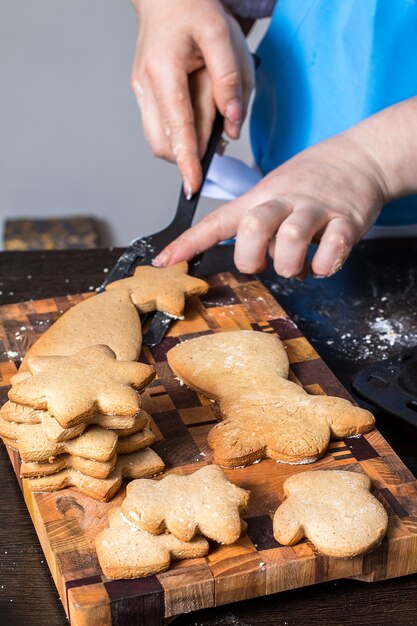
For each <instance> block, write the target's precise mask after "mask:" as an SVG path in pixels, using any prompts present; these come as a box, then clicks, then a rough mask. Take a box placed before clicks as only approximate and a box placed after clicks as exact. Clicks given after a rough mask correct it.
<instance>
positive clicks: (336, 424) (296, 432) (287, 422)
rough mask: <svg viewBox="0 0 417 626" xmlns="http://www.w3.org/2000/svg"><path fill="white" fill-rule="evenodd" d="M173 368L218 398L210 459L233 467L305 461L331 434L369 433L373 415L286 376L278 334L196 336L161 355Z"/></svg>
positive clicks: (318, 452) (193, 385)
mask: <svg viewBox="0 0 417 626" xmlns="http://www.w3.org/2000/svg"><path fill="white" fill-rule="evenodd" d="M167 358H168V363H169V365H170V367H171V369H172V370H173V372H174V373H175V374H176V375H177V376H178V377H179V378H180V379H181V380H183V381H184V382H185V383H186V384H187V385H188V386H190V387H191V388H193V389H195V390H197V391H199V392H201V393H203V394H204V395H206V396H207V397H209V398H213V399H215V400H217V401H218V402H219V406H220V411H221V413H222V415H223V417H224V418H225V421H224V422H222V423H220V424H218V425H217V426H215V427H214V428H213V429H212V430H211V431H210V433H209V436H208V443H209V445H210V447H211V448H213V450H214V455H215V456H214V458H215V462H216V463H218V464H219V465H221V466H223V467H239V466H242V465H247V464H249V463H253V462H255V461H259V460H261V459H263V458H272V459H275V460H277V461H282V462H284V463H309V462H312V461H315V460H316V459H318V458H319V457H321V456H322V455H323V454H324V453H325V452H326V450H327V447H328V445H329V441H330V438H331V437H334V438H337V439H343V438H345V437H349V436H351V435H358V434H360V433H366V432H368V431H370V430H371V429H372V428H373V426H374V423H375V419H374V417H373V415H372V414H371V413H369V411H365V410H364V409H361V408H359V407H357V406H354V405H353V404H352V403H350V402H348V401H347V400H344V399H342V398H335V397H330V396H311V395H309V394H308V393H307V392H306V391H305V390H304V389H303V388H302V387H300V386H299V385H296V384H295V383H292V382H290V381H289V380H287V378H286V376H287V374H288V359H287V356H286V353H285V349H284V347H283V345H282V343H281V342H280V340H279V339H278V338H277V337H276V336H274V335H270V334H266V333H262V332H257V331H232V332H222V333H217V334H211V335H204V336H202V337H197V338H196V339H191V340H189V341H186V342H184V343H181V344H178V345H177V346H175V347H174V348H172V349H171V350H170V351H169V352H168V355H167Z"/></svg>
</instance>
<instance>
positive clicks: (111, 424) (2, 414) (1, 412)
mask: <svg viewBox="0 0 417 626" xmlns="http://www.w3.org/2000/svg"><path fill="white" fill-rule="evenodd" d="M0 418H2V419H4V420H6V421H8V422H16V423H18V424H42V426H43V430H44V431H45V434H46V435H47V437H48V438H49V439H52V441H67V440H68V439H73V438H74V437H78V436H79V435H81V434H82V433H83V432H84V430H85V429H86V428H87V426H88V422H83V423H81V424H77V426H73V427H72V428H63V427H62V426H61V424H60V423H59V422H58V421H57V420H56V419H55V418H54V417H52V415H50V414H49V413H48V411H37V410H36V409H32V407H30V406H25V405H24V404H16V403H15V402H11V401H10V400H9V401H8V402H6V403H5V404H4V405H3V406H2V408H1V409H0ZM89 423H90V424H91V425H94V426H101V427H102V428H106V429H108V430H116V431H117V433H116V434H117V435H118V437H126V436H127V435H133V434H134V433H136V432H138V431H139V430H142V429H143V428H145V426H147V424H148V423H149V415H148V414H147V413H146V412H145V411H143V409H141V410H140V411H139V413H138V414H137V415H102V414H97V415H93V416H92V418H91V421H90V422H89Z"/></svg>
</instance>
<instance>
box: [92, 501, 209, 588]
mask: <svg viewBox="0 0 417 626" xmlns="http://www.w3.org/2000/svg"><path fill="white" fill-rule="evenodd" d="M109 524H110V526H109V528H106V529H105V530H102V531H101V532H100V533H99V534H98V535H97V538H96V550H97V556H98V560H99V562H100V565H101V569H102V570H103V572H104V574H105V575H106V576H107V577H108V578H138V577H139V576H150V575H151V574H156V573H158V572H163V571H165V570H166V569H168V567H169V565H170V562H171V560H174V559H189V558H193V557H201V556H205V555H206V554H207V552H208V548H209V545H208V542H207V540H206V539H204V537H195V538H194V539H192V540H191V541H180V540H179V539H177V538H176V537H174V535H170V534H166V533H164V534H162V535H157V536H155V535H150V534H149V533H147V532H145V531H143V530H139V528H135V527H134V526H132V524H131V523H129V522H128V521H127V519H126V518H125V517H124V515H123V514H122V513H121V511H120V509H118V508H113V509H112V510H111V511H110V512H109Z"/></svg>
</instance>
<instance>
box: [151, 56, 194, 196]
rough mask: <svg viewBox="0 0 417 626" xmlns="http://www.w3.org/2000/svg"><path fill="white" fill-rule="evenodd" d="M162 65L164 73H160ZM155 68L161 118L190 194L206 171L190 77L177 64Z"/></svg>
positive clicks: (152, 77)
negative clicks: (198, 138)
mask: <svg viewBox="0 0 417 626" xmlns="http://www.w3.org/2000/svg"><path fill="white" fill-rule="evenodd" d="M160 67H162V68H163V72H162V73H161V74H160V69H159V68H160ZM156 68H157V69H154V70H151V71H152V72H153V75H152V76H151V82H152V85H153V91H154V94H155V99H156V101H157V102H158V104H159V111H160V117H161V119H162V125H163V127H164V130H165V133H166V136H167V137H168V140H169V142H170V144H171V150H172V154H173V156H174V158H175V161H176V163H177V165H178V168H179V170H180V173H181V177H182V179H183V184H184V191H185V194H186V195H187V197H188V196H189V197H190V196H191V195H192V194H193V193H195V192H196V191H197V190H198V189H199V188H200V185H201V180H202V174H201V165H200V159H199V158H198V147H197V135H196V132H195V128H194V114H193V108H192V105H191V98H190V93H189V87H188V76H187V74H186V73H185V72H183V71H181V70H178V69H177V68H176V66H175V64H173V63H168V62H167V63H166V64H161V65H157V66H156Z"/></svg>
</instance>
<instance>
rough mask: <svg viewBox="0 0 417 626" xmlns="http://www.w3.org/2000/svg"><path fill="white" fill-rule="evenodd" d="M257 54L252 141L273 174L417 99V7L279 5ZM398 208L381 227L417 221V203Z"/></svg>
mask: <svg viewBox="0 0 417 626" xmlns="http://www.w3.org/2000/svg"><path fill="white" fill-rule="evenodd" d="M257 54H258V55H259V57H260V60H261V62H260V66H259V68H258V70H257V92H256V98H255V102H254V107H253V112H252V118H251V138H252V147H253V151H254V156H255V159H256V162H257V164H258V166H259V168H260V169H261V171H262V172H263V173H267V172H269V171H271V170H272V169H274V168H275V167H277V166H278V165H280V164H281V163H283V162H284V161H286V160H287V159H289V158H291V157H292V156H294V155H295V154H297V153H298V152H300V151H301V150H304V149H305V148H307V147H309V146H311V145H313V144H315V143H317V142H319V141H322V140H324V139H327V138H328V137H331V136H332V135H335V134H337V133H340V132H342V131H344V130H346V129H347V128H350V127H351V126H353V125H354V124H357V123H358V122H360V121H361V120H363V119H364V118H366V117H368V116H369V115H372V114H373V113H376V112H377V111H379V110H381V109H383V108H385V107H387V106H390V105H392V104H395V103H396V102H399V101H401V100H404V99H406V98H410V97H412V96H415V95H417V2H416V1H415V0H278V2H277V5H276V8H275V11H274V15H273V17H272V20H271V24H270V27H269V30H268V32H267V34H266V36H265V37H264V39H263V41H262V43H261V45H260V46H259V49H258V52H257ZM395 205H396V206H395V207H393V206H390V207H388V208H387V209H385V210H384V211H383V214H382V216H381V218H380V220H379V222H380V223H411V222H416V221H417V198H412V199H411V198H407V199H406V201H404V200H401V201H398V202H397V203H395Z"/></svg>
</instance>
